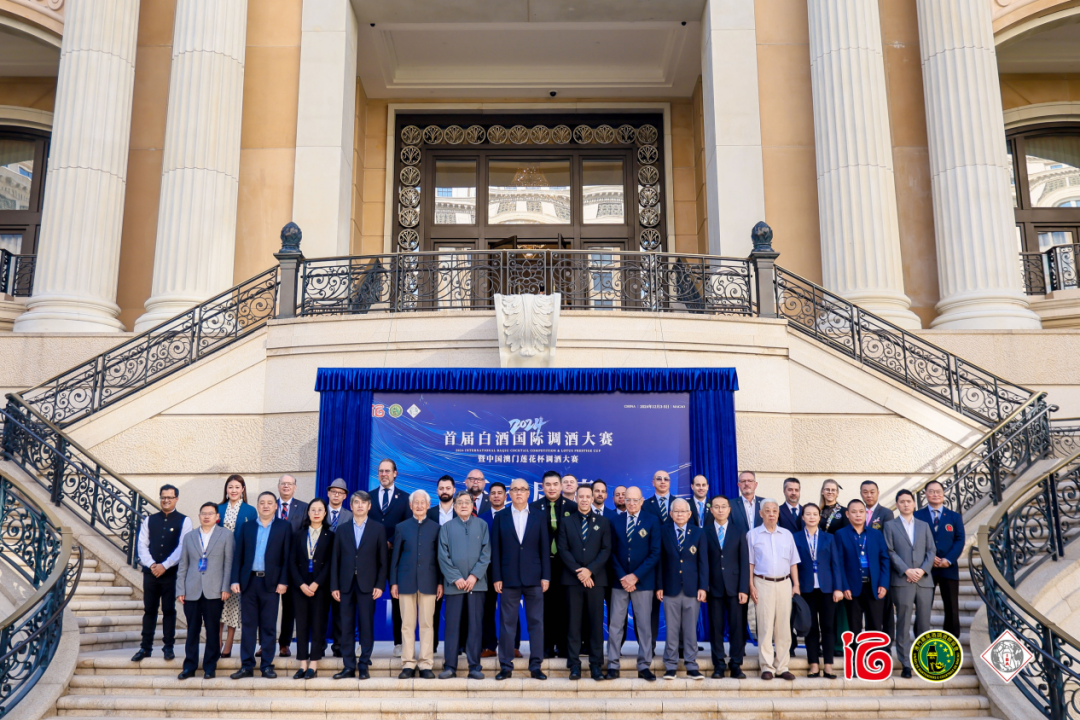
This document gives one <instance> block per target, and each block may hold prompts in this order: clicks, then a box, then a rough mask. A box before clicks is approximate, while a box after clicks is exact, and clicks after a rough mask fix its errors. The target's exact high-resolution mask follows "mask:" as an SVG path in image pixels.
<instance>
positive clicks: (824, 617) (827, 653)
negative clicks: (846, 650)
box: [795, 503, 844, 680]
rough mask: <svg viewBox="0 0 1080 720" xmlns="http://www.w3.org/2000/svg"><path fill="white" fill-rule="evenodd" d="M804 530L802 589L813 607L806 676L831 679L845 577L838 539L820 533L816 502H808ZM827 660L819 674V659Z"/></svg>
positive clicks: (798, 541) (798, 538) (799, 537)
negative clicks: (808, 665)
mask: <svg viewBox="0 0 1080 720" xmlns="http://www.w3.org/2000/svg"><path fill="white" fill-rule="evenodd" d="M802 520H803V525H804V527H803V529H802V531H801V532H797V533H795V547H797V548H798V549H799V558H801V559H800V561H799V588H800V589H801V594H802V596H803V600H805V601H806V604H807V605H809V606H810V632H809V634H807V636H806V659H807V661H809V663H810V672H809V673H807V677H812V678H816V677H821V675H824V676H825V677H827V678H828V679H830V680H835V679H836V676H835V675H833V672H832V664H833V650H834V647H835V645H836V624H835V620H836V604H837V603H838V602H840V600H842V599H843V597H844V592H843V587H842V583H843V579H842V577H843V575H842V573H841V572H840V555H839V553H838V552H837V546H836V539H835V538H834V537H833V536H832V535H830V534H829V533H827V532H825V531H824V530H820V529H819V527H818V525H819V524H820V522H821V510H820V508H818V506H817V505H815V504H814V503H807V504H806V505H804V506H803V511H802ZM822 657H823V659H824V660H825V671H824V673H821V674H819V673H818V659H819V658H822Z"/></svg>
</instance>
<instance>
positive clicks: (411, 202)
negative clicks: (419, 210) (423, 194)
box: [398, 187, 420, 208]
mask: <svg viewBox="0 0 1080 720" xmlns="http://www.w3.org/2000/svg"><path fill="white" fill-rule="evenodd" d="M398 200H400V201H401V204H402V206H404V207H410V208H414V207H416V206H418V205H419V204H420V191H419V190H417V189H416V188H414V187H403V188H401V189H399V190H398Z"/></svg>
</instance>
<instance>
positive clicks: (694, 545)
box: [660, 522, 709, 597]
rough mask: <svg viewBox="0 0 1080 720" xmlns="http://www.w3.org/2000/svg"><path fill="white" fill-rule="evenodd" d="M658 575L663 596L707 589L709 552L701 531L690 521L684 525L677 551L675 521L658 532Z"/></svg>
mask: <svg viewBox="0 0 1080 720" xmlns="http://www.w3.org/2000/svg"><path fill="white" fill-rule="evenodd" d="M660 574H661V576H662V577H663V587H662V588H661V589H662V590H663V591H664V594H665V595H672V596H674V595H679V594H682V595H685V596H686V597H696V596H697V591H698V590H708V589H709V552H708V546H707V545H706V543H705V533H704V532H703V531H702V529H701V528H699V527H697V526H696V525H694V523H692V522H688V523H687V524H686V539H685V540H684V541H683V547H682V550H679V538H678V536H677V535H676V533H675V523H674V522H672V523H671V524H670V525H665V526H664V528H663V530H661V532H660Z"/></svg>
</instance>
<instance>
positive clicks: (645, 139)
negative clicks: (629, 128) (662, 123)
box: [634, 125, 659, 145]
mask: <svg viewBox="0 0 1080 720" xmlns="http://www.w3.org/2000/svg"><path fill="white" fill-rule="evenodd" d="M657 137H659V135H658V134H657V132H656V128H655V127H653V126H652V125H642V126H641V127H639V128H638V129H637V131H636V132H635V133H634V138H635V139H636V140H637V141H638V144H639V145H653V144H655V143H656V138H657Z"/></svg>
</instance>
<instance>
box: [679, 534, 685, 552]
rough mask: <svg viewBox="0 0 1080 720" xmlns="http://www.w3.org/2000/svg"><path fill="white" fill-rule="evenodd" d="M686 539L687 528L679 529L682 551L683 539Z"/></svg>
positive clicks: (680, 549) (680, 550)
mask: <svg viewBox="0 0 1080 720" xmlns="http://www.w3.org/2000/svg"><path fill="white" fill-rule="evenodd" d="M685 539H686V528H681V529H680V530H679V552H682V545H683V540H685Z"/></svg>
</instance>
